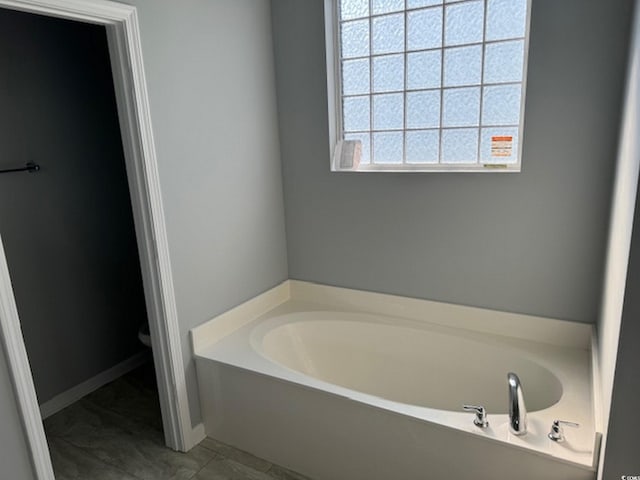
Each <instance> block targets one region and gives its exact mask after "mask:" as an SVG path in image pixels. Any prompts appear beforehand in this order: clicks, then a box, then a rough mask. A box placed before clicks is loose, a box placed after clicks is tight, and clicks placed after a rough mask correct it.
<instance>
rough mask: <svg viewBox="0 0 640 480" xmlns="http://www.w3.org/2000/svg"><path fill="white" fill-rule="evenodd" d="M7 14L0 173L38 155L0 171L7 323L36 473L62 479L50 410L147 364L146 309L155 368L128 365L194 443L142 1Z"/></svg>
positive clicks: (0, 252)
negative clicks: (142, 331)
mask: <svg viewBox="0 0 640 480" xmlns="http://www.w3.org/2000/svg"><path fill="white" fill-rule="evenodd" d="M16 10H21V11H16ZM52 17H58V18H52ZM0 24H2V25H1V28H0V31H1V32H2V35H3V36H9V37H7V38H10V39H9V40H8V41H7V38H5V39H4V40H3V43H4V45H6V47H5V48H3V49H0V62H9V63H10V64H11V65H12V67H11V68H5V67H3V75H1V76H0V94H1V93H2V92H4V95H5V96H6V98H10V99H12V100H13V101H12V102H11V105H12V106H11V108H8V109H5V111H4V112H3V113H2V114H1V115H2V119H1V120H0V123H1V124H2V126H3V128H4V129H5V132H10V133H9V135H8V137H7V141H5V142H3V147H2V148H3V149H4V150H5V152H4V153H3V154H2V155H0V170H3V169H8V170H13V168H14V167H16V166H17V167H20V166H21V165H22V164H26V163H30V164H32V165H36V166H37V168H36V167H31V168H30V169H28V170H27V171H26V172H20V171H17V172H10V173H7V174H1V175H0V177H1V178H0V188H1V189H2V190H1V191H0V196H2V197H4V198H3V199H2V205H3V206H2V207H1V208H0V333H1V334H2V335H1V338H2V340H3V343H4V349H5V353H6V356H7V362H8V365H9V369H10V374H11V377H12V380H13V384H14V387H15V395H16V399H17V402H18V405H19V409H20V413H21V416H22V420H23V424H24V426H25V431H26V436H27V440H28V444H29V447H30V450H31V455H32V458H33V463H34V468H35V472H36V476H37V478H38V479H39V480H40V479H49V478H51V479H53V478H54V477H53V471H52V468H51V459H50V455H49V449H48V446H47V442H46V438H45V433H44V429H43V426H42V418H43V417H49V416H51V415H53V414H55V413H56V412H58V411H60V410H61V409H62V408H63V407H65V406H67V405H68V404H69V403H71V402H72V401H73V400H74V399H75V400H77V399H78V398H80V397H83V396H85V395H86V394H87V393H89V392H91V391H93V390H95V389H96V388H97V387H99V386H100V385H101V384H104V383H108V382H109V381H110V380H115V379H116V378H117V377H119V376H121V375H123V374H125V373H127V372H129V371H131V370H132V369H134V368H135V367H138V366H142V365H144V364H145V361H147V362H148V361H150V360H151V354H150V352H149V351H148V349H146V347H143V346H142V345H141V344H139V342H138V331H139V328H140V327H141V326H142V325H144V321H145V318H147V317H148V320H149V330H150V337H151V341H152V344H153V363H152V364H151V366H149V364H148V363H147V368H146V373H147V374H148V373H149V372H150V373H151V374H150V375H146V377H145V375H144V373H145V369H144V367H143V370H142V371H138V372H136V373H132V374H130V375H129V377H131V375H133V377H132V378H134V379H135V380H134V382H133V383H136V382H137V383H139V384H140V385H142V384H145V385H146V386H151V387H153V386H154V384H155V382H154V380H155V379H156V378H157V398H158V400H159V402H156V403H159V406H160V409H161V414H162V416H161V421H160V419H158V422H159V423H160V427H161V430H160V431H162V430H164V442H165V443H166V444H167V445H168V446H169V447H171V448H173V449H175V450H182V451H186V450H189V449H190V448H191V447H192V446H193V445H194V444H195V443H197V441H198V439H197V438H195V436H194V433H193V429H192V428H191V420H190V416H189V409H188V404H187V398H186V387H185V384H184V369H183V364H182V354H181V348H180V335H179V329H178V325H177V315H176V311H175V299H174V292H173V284H172V279H171V271H170V267H169V256H168V246H167V238H166V231H165V225H164V216H163V211H162V202H161V199H160V192H159V179H158V172H157V164H156V158H155V150H154V146H153V137H152V132H151V123H150V118H149V110H148V100H147V94H146V86H145V83H144V73H143V68H142V57H141V52H140V39H139V32H138V24H137V18H136V10H135V8H134V7H130V6H127V5H122V4H118V3H113V2H102V1H86V2H82V5H81V6H78V5H77V2H68V1H65V0H46V1H37V2H35V1H32V0H23V1H13V0H0ZM20 35H22V36H20ZM7 48H8V50H7ZM56 49H57V50H56ZM55 52H58V53H55ZM7 65H8V64H7ZM3 77H4V78H3ZM74 117H75V118H74ZM114 139H115V141H114ZM69 145H70V146H71V147H70V149H69V150H66V149H67V148H68V146H69ZM25 340H26V346H25ZM145 349H146V350H145ZM30 364H31V365H30ZM56 367H57V368H56ZM154 371H155V375H154ZM136 375H138V376H137V377H136ZM140 375H142V376H143V377H145V378H146V380H145V381H142V377H140ZM154 377H155V378H154ZM125 378H127V377H125ZM36 390H37V393H38V395H36ZM38 397H40V402H38ZM53 416H55V415H53ZM51 418H53V417H51ZM160 435H161V436H162V434H160Z"/></svg>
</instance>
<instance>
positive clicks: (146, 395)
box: [83, 369, 162, 431]
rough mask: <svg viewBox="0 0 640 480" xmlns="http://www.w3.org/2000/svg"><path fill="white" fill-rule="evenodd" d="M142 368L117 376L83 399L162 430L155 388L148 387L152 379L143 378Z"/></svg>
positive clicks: (158, 401)
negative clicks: (117, 377)
mask: <svg viewBox="0 0 640 480" xmlns="http://www.w3.org/2000/svg"><path fill="white" fill-rule="evenodd" d="M140 371H142V372H144V370H141V369H138V370H134V371H133V372H131V373H130V374H128V375H126V376H124V377H122V378H119V379H118V380H116V381H115V382H113V383H111V384H109V385H108V386H106V387H105V388H101V389H98V390H96V391H95V392H93V393H91V394H90V395H87V396H86V397H85V398H84V399H83V401H85V402H91V403H94V404H96V405H99V406H101V407H103V408H106V409H108V410H110V411H113V412H116V413H119V414H121V415H123V416H125V417H129V418H135V419H136V420H138V421H140V422H144V423H146V424H147V425H149V426H150V427H151V428H154V429H156V430H160V431H162V414H161V413H160V400H159V399H158V393H157V390H156V389H154V388H151V387H150V385H149V384H150V382H151V381H152V380H145V379H144V378H145V374H144V373H139V372H140Z"/></svg>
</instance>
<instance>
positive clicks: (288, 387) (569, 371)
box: [193, 287, 599, 480]
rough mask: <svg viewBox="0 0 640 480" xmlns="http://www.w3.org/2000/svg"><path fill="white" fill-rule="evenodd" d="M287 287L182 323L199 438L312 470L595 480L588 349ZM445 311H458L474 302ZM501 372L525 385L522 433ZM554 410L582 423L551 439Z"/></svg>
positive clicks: (330, 476)
mask: <svg viewBox="0 0 640 480" xmlns="http://www.w3.org/2000/svg"><path fill="white" fill-rule="evenodd" d="M322 288H323V289H324V290H323V291H324V292H325V293H326V287H322ZM338 290H340V291H341V292H342V293H344V290H342V289H338ZM292 292H293V293H295V289H293V290H292V289H289V298H288V299H285V300H286V301H285V302H284V303H281V304H280V305H279V306H277V307H275V308H272V309H270V310H269V311H268V312H266V313H264V314H262V315H253V318H251V317H252V315H245V316H248V317H249V318H245V319H244V321H241V320H240V318H241V317H242V316H243V312H242V311H240V312H238V311H235V312H234V311H232V312H231V313H230V314H227V317H225V316H224V315H223V316H221V318H218V319H214V320H213V321H211V322H209V323H208V324H206V325H204V326H202V327H199V328H198V329H196V330H194V332H193V341H194V350H195V355H196V364H197V373H198V381H199V386H200V392H201V404H202V411H203V416H204V423H205V429H206V432H207V434H208V435H209V436H211V437H213V438H216V439H218V440H221V441H223V442H226V443H229V444H232V445H234V446H236V447H239V448H241V449H244V450H247V451H249V452H251V453H253V454H255V455H258V456H260V457H263V458H266V459H268V460H271V461H273V462H275V463H278V464H281V465H284V466H286V467H289V468H292V469H293V470H296V471H299V472H301V473H303V474H306V475H308V476H310V477H311V478H314V479H317V480H340V479H345V480H346V479H349V480H357V479H363V480H364V479H366V480H375V479H381V480H382V479H384V480H388V479H394V480H396V479H397V480H402V479H436V480H438V479H445V478H456V479H491V480H499V479H503V478H504V479H507V478H518V479H540V478H545V479H563V480H568V479H593V478H595V468H594V465H596V464H597V462H596V460H595V459H596V456H597V445H598V440H599V439H598V435H597V434H596V433H595V431H594V426H593V411H592V402H591V381H590V357H589V351H588V350H587V349H586V348H576V346H566V345H564V346H563V345H550V344H547V343H542V342H540V341H529V340H524V339H522V338H514V337H512V336H498V335H494V334H487V333H483V332H481V331H478V330H479V327H478V325H477V324H476V325H473V323H470V325H473V326H474V328H475V331H474V330H470V329H463V328H458V327H459V326H460V325H459V324H458V325H457V328H451V327H448V326H445V325H443V323H450V322H446V321H445V320H444V319H442V318H440V320H439V321H436V322H433V321H431V322H430V321H425V320H424V319H420V320H418V319H416V318H415V317H416V316H417V315H415V314H414V313H415V312H414V313H408V312H407V309H404V308H397V311H398V312H400V313H402V314H403V316H389V315H388V314H374V313H371V312H363V311H358V308H353V306H354V304H355V305H356V306H357V304H358V302H348V303H349V305H350V307H349V308H345V305H344V304H343V305H340V302H334V303H333V304H332V302H331V301H330V299H327V298H326V295H324V296H319V297H318V298H317V299H316V298H314V299H313V300H317V301H315V302H313V303H310V302H308V300H309V298H308V297H304V298H303V299H302V301H301V300H300V299H296V298H295V295H294V294H293V293H292ZM367 295H376V294H367ZM393 298H394V299H396V301H398V300H397V299H398V297H393ZM411 302H419V301H415V300H411ZM336 303H337V304H336ZM432 303H433V302H425V304H424V305H422V307H424V309H425V310H424V311H423V312H422V313H421V314H420V315H418V316H420V317H422V315H423V314H425V313H426V312H427V310H429V308H427V307H430V308H431V309H433V305H430V304H432ZM276 304H277V303H276ZM363 305H364V304H363ZM398 305H400V306H401V305H402V300H399V303H398ZM398 305H396V306H398ZM266 308H267V307H263V310H265V309H266ZM337 308H339V309H337ZM447 308H450V309H452V312H453V313H455V312H456V309H458V313H459V314H460V318H463V317H465V316H466V315H468V314H469V313H471V311H473V310H476V309H468V308H467V307H454V306H447ZM240 310H242V309H240ZM245 310H247V309H245ZM249 310H250V309H249ZM436 310H437V309H436ZM244 313H245V314H247V313H248V312H244ZM385 313H388V312H385ZM432 313H437V312H436V311H435V310H434V312H432ZM486 313H487V312H486V311H483V313H482V314H480V316H482V315H485V314H486ZM229 315H231V317H233V318H234V319H235V320H233V321H231V320H229V318H230V317H229ZM504 315H509V314H502V313H499V312H496V313H495V316H498V317H499V316H504ZM256 317H257V318H256ZM412 317H413V318H412ZM424 318H427V320H429V318H428V316H426V317H424ZM505 318H508V317H505ZM431 320H434V319H433V318H432V319H431ZM436 320H437V319H436ZM470 321H471V322H473V321H472V320H470ZM513 321H514V322H515V323H518V322H522V321H523V318H519V316H514V320H513ZM438 323H440V324H438ZM476 323H477V322H476ZM505 325H507V324H506V323H505ZM576 328H580V327H578V326H576ZM507 330H508V328H507ZM521 330H525V331H526V329H522V328H521ZM520 336H521V335H520ZM534 336H535V335H534ZM508 372H515V373H517V374H518V376H519V377H520V380H521V382H522V386H523V390H524V398H525V402H526V406H527V409H528V424H529V431H528V433H527V435H525V436H522V437H516V436H514V435H512V434H510V433H509V430H508V423H507V422H508V390H507V373H508ZM465 403H467V404H475V405H482V406H484V407H485V408H486V410H487V411H488V413H489V415H488V420H489V427H488V428H486V429H481V428H478V427H476V426H475V425H474V424H473V419H474V415H473V414H470V413H466V412H463V411H462V404H465ZM556 419H560V420H569V421H573V422H577V423H579V424H580V428H579V429H576V430H573V429H568V428H567V429H565V435H566V441H565V442H563V443H556V442H552V441H551V440H549V438H548V437H547V433H548V432H549V430H550V427H551V423H552V422H553V420H556Z"/></svg>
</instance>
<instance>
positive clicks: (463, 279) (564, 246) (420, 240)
mask: <svg viewBox="0 0 640 480" xmlns="http://www.w3.org/2000/svg"><path fill="white" fill-rule="evenodd" d="M615 3H616V8H611V5H610V4H609V2H602V1H599V0H586V1H585V0H564V1H562V2H558V1H556V0H533V12H532V26H531V47H530V54H529V75H528V86H527V102H526V115H525V131H524V132H525V138H524V145H523V171H522V173H519V174H508V175H507V174H408V175H407V174H353V173H330V172H329V145H328V128H327V102H326V95H327V94H326V67H325V57H324V49H325V44H324V30H323V2H322V0H307V1H300V0H272V20H273V28H274V45H275V53H276V72H277V92H278V109H279V122H280V143H281V150H282V162H283V179H284V191H285V207H286V210H285V211H286V227H287V245H288V255H289V257H288V259H289V276H290V277H291V278H295V279H300V280H309V281H316V282H321V283H327V284H331V285H338V286H344V287H351V288H358V289H363V290H371V291H379V292H385V293H394V294H400V295H407V296H412V297H419V298H427V299H433V300H439V301H445V302H452V303H457V304H466V305H474V306H480V307H488V308H493V309H498V310H505V311H513V312H522V313H528V314H535V315H543V316H548V317H556V318H563V319H570V320H576V321H580V322H595V321H596V317H597V314H598V304H599V300H600V289H601V283H602V282H601V278H602V273H603V259H604V247H605V241H606V232H607V226H608V214H609V204H610V195H611V184H612V178H613V169H614V164H615V158H616V155H615V154H616V141H617V132H618V124H619V117H620V104H621V97H622V86H623V78H624V73H625V65H626V58H627V57H626V51H627V42H628V37H629V18H630V16H631V15H630V14H631V8H632V1H631V0H621V1H618V2H615Z"/></svg>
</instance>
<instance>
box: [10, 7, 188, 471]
mask: <svg viewBox="0 0 640 480" xmlns="http://www.w3.org/2000/svg"><path fill="white" fill-rule="evenodd" d="M0 8H8V9H13V10H21V11H24V12H29V13H36V14H40V15H48V16H54V17H59V18H65V19H69V20H77V21H81V22H87V23H93V24H98V25H104V26H105V27H106V30H107V35H108V40H109V52H110V56H111V67H112V70H113V79H114V86H115V90H116V98H117V103H118V113H119V118H120V127H121V132H122V141H123V146H124V152H125V160H126V168H127V176H128V181H129V188H130V192H131V202H132V207H133V215H134V222H135V228H136V237H137V241H138V249H139V254H140V264H141V269H142V279H143V283H144V291H145V299H146V305H147V314H148V317H149V326H150V330H151V341H152V344H153V356H154V362H155V369H156V376H157V378H158V387H159V395H160V404H161V408H162V420H163V426H164V432H165V440H166V443H167V445H168V446H169V447H171V448H174V449H176V450H181V451H187V450H189V449H190V448H191V447H192V446H193V445H194V443H195V442H196V441H197V439H195V438H194V435H193V431H192V428H191V418H190V412H189V404H188V399H187V389H186V383H185V372H184V364H183V358H182V348H181V342H180V329H179V325H178V317H177V310H176V304H175V293H174V288H173V279H172V274H171V265H170V260H169V248H168V240H167V233H166V226H165V217H164V211H163V206H162V199H161V196H160V181H159V176H158V165H157V160H156V152H155V146H154V141H153V132H152V129H151V117H150V111H149V102H148V95H147V87H146V81H145V74H144V68H143V63H142V51H141V50H142V48H141V43H140V32H139V26H138V17H137V11H136V8H135V7H132V6H129V5H124V4H121V3H116V2H112V1H107V0H0ZM0 337H1V339H2V341H3V344H4V348H5V350H6V356H7V363H8V366H9V370H10V375H11V378H12V381H13V384H14V388H15V395H16V400H17V403H18V405H19V410H20V414H21V416H22V420H23V424H24V428H25V432H26V437H27V443H28V445H29V448H30V450H31V455H32V459H33V463H34V468H35V473H36V477H37V479H38V480H54V475H53V470H52V468H51V459H50V456H49V449H48V447H47V442H46V438H45V433H44V429H43V427H42V418H41V416H40V410H39V407H38V401H37V397H36V391H35V388H34V384H33V378H32V376H31V370H30V368H29V360H28V358H27V352H26V348H25V345H24V340H23V337H22V332H21V329H20V319H19V316H18V310H17V307H16V303H15V298H14V295H13V289H12V286H11V279H10V277H9V271H8V268H7V262H6V258H5V252H4V248H3V246H2V239H1V236H0Z"/></svg>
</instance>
